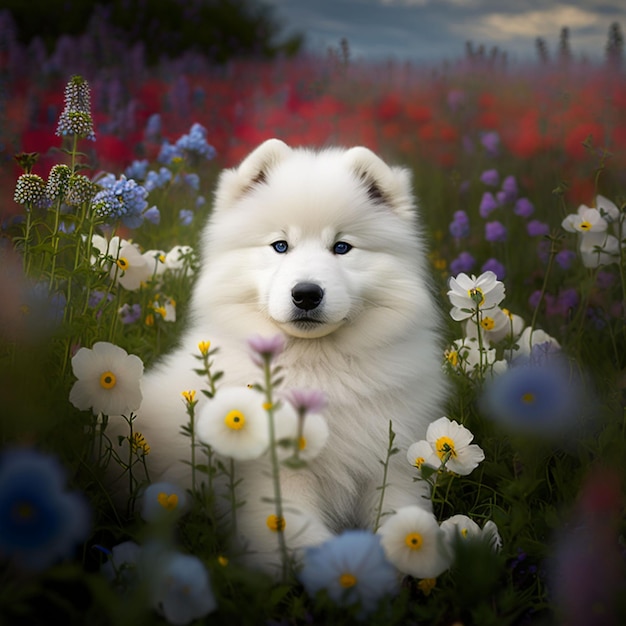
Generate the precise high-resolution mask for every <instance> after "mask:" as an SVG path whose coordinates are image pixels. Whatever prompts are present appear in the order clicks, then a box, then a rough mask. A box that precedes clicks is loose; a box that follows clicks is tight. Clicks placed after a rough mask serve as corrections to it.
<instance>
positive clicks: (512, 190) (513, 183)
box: [502, 176, 518, 202]
mask: <svg viewBox="0 0 626 626" xmlns="http://www.w3.org/2000/svg"><path fill="white" fill-rule="evenodd" d="M502 191H503V192H504V195H505V198H506V201H507V202H513V200H515V199H516V198H517V194H518V188H517V180H515V176H507V177H506V178H505V179H504V180H503V181H502Z"/></svg>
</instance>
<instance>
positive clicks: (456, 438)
mask: <svg viewBox="0 0 626 626" xmlns="http://www.w3.org/2000/svg"><path fill="white" fill-rule="evenodd" d="M473 439H474V435H472V433H471V432H470V431H469V430H468V429H467V428H465V426H462V425H461V424H458V423H457V422H455V421H453V420H449V419H448V418H447V417H440V418H439V419H438V420H435V421H434V422H432V423H431V424H430V425H429V426H428V430H427V431H426V441H428V443H429V444H430V445H431V446H432V449H433V451H434V453H435V455H436V456H437V458H438V462H439V464H442V463H445V467H446V469H447V470H449V471H450V472H454V473H455V474H460V475H461V476H467V475H468V474H470V473H471V472H472V471H473V470H474V469H475V468H476V467H477V466H478V464H479V463H480V462H481V461H483V460H484V458H485V453H484V452H483V451H482V449H481V448H480V447H479V446H477V445H476V444H472V443H471V442H472V440H473ZM430 464H431V463H429V465H430Z"/></svg>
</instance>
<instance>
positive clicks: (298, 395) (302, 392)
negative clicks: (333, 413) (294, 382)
mask: <svg viewBox="0 0 626 626" xmlns="http://www.w3.org/2000/svg"><path fill="white" fill-rule="evenodd" d="M284 396H285V398H286V399H287V401H288V402H289V403H290V404H291V406H293V408H294V409H295V410H296V411H297V412H298V413H300V414H304V413H319V412H320V411H322V410H323V409H324V408H325V407H326V405H327V404H328V399H327V397H326V394H325V393H324V392H323V391H319V390H318V389H289V390H288V391H286V392H285V394H284Z"/></svg>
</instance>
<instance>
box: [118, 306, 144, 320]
mask: <svg viewBox="0 0 626 626" xmlns="http://www.w3.org/2000/svg"><path fill="white" fill-rule="evenodd" d="M118 312H119V314H120V320H121V321H122V324H134V323H135V322H136V321H138V320H139V318H140V317H141V305H140V304H128V303H126V304H123V305H122V306H121V307H120V310H119V311H118Z"/></svg>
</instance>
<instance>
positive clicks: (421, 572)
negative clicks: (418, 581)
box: [378, 506, 450, 578]
mask: <svg viewBox="0 0 626 626" xmlns="http://www.w3.org/2000/svg"><path fill="white" fill-rule="evenodd" d="M378 534H379V535H380V536H381V544H382V546H383V548H384V550H385V554H386V555H387V558H388V559H389V561H391V563H392V564H393V565H395V566H396V567H397V568H398V570H400V571H401V572H402V573H403V574H409V575H411V576H415V577H416V578H436V577H437V576H439V574H441V573H442V572H444V571H445V570H446V569H448V567H449V565H450V559H449V557H448V554H447V552H446V550H445V546H444V535H443V532H442V531H441V529H440V528H439V524H438V523H437V520H436V519H435V516H434V515H433V514H432V513H430V512H428V511H425V510H424V509H422V508H420V507H418V506H405V507H402V508H400V509H398V510H397V511H396V512H395V513H393V514H392V515H390V516H389V517H387V519H386V520H385V522H384V523H383V524H382V526H381V527H380V528H379V530H378Z"/></svg>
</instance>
